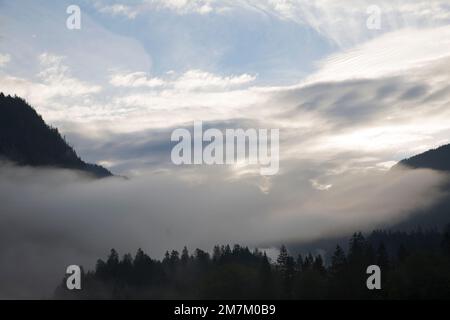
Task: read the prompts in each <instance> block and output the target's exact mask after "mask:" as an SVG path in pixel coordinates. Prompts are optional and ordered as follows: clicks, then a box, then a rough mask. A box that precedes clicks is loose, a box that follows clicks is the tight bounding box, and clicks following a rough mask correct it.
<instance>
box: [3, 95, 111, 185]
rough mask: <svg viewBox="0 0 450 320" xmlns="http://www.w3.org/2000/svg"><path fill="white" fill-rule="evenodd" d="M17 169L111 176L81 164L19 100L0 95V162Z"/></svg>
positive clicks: (66, 145)
mask: <svg viewBox="0 0 450 320" xmlns="http://www.w3.org/2000/svg"><path fill="white" fill-rule="evenodd" d="M1 158H5V159H7V160H10V161H12V162H14V163H16V164H19V165H27V166H46V167H57V168H66V169H75V170H81V171H85V172H88V173H90V174H92V175H94V176H96V177H108V176H111V175H112V174H111V172H109V171H108V170H107V169H105V168H103V167H101V166H98V165H95V164H89V163H86V162H84V161H83V160H81V159H80V158H79V157H78V155H77V154H76V152H75V150H74V149H73V148H72V147H71V146H69V145H68V144H67V142H66V141H65V139H64V138H63V137H61V135H60V134H59V132H58V129H56V128H53V127H50V126H48V125H47V124H46V123H45V122H44V120H43V119H42V117H41V116H40V115H38V114H37V113H36V111H35V110H34V109H33V108H32V107H31V106H30V105H29V104H28V103H27V102H26V101H25V100H23V99H22V98H19V97H11V96H9V95H8V96H5V95H4V94H3V93H1V92H0V159H1Z"/></svg>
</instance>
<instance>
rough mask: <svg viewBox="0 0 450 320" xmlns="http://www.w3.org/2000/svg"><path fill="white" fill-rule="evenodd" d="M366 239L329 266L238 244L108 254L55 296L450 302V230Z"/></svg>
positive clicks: (337, 254)
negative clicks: (158, 255) (77, 286)
mask: <svg viewBox="0 0 450 320" xmlns="http://www.w3.org/2000/svg"><path fill="white" fill-rule="evenodd" d="M369 238H372V239H371V240H370V241H368V240H366V239H365V238H364V236H363V235H362V234H361V233H355V234H354V235H353V236H352V237H351V238H350V240H349V244H348V250H346V251H345V250H343V249H342V248H341V247H340V246H336V248H335V250H334V252H332V253H331V254H330V256H329V257H328V259H327V260H329V262H328V263H325V262H324V259H325V258H324V257H323V256H321V255H313V254H311V253H308V254H305V255H301V254H299V255H297V256H295V257H294V256H291V255H290V254H289V252H288V250H287V249H286V247H285V246H282V247H281V248H280V252H279V255H278V257H277V259H276V260H275V261H271V260H270V259H269V258H268V257H267V255H266V254H265V252H261V251H259V250H257V249H255V250H253V251H251V250H250V249H249V248H247V247H241V246H239V245H235V246H233V247H230V246H228V245H227V246H220V247H219V246H216V247H214V249H213V251H212V253H211V254H210V253H208V252H205V251H202V250H200V249H196V250H195V251H194V252H193V254H191V253H189V252H188V250H187V248H186V247H185V248H184V249H183V250H182V251H181V253H179V252H178V251H172V252H167V253H166V254H165V257H164V259H163V260H162V261H158V260H154V259H152V258H150V257H149V256H148V255H147V254H145V253H144V252H143V251H142V250H141V249H139V250H138V251H137V253H136V254H135V255H134V257H133V256H131V255H130V254H125V255H124V256H123V257H122V258H119V254H118V252H116V251H115V250H114V249H112V250H111V252H110V254H109V256H108V258H107V259H106V260H105V261H104V260H98V262H97V265H96V268H95V270H94V271H90V272H87V273H86V274H83V278H82V290H80V291H69V290H67V289H66V286H65V279H64V280H63V283H62V284H61V286H60V287H58V288H57V290H56V293H55V294H56V297H57V298H63V299H433V298H438V299H449V298H450V225H449V226H447V227H446V228H445V230H444V231H443V232H438V231H429V232H422V231H420V230H418V231H415V232H410V233H405V232H386V231H376V232H374V233H372V235H371V236H370V237H369ZM420 243H421V244H422V245H420ZM386 244H387V245H386ZM394 244H395V245H394ZM423 244H426V245H425V246H423ZM387 247H389V248H391V249H390V250H387V249H386V248H387ZM394 247H396V250H395V252H394V250H393V248H394ZM424 248H426V249H424ZM372 264H376V265H378V266H379V267H380V268H381V272H382V274H381V283H382V289H381V290H368V289H367V286H366V280H367V278H368V276H369V275H368V274H366V268H367V267H368V266H369V265H372Z"/></svg>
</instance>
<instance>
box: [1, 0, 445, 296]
mask: <svg viewBox="0 0 450 320" xmlns="http://www.w3.org/2000/svg"><path fill="white" fill-rule="evenodd" d="M72 4H76V5H78V6H79V7H80V9H81V29H80V30H70V29H68V28H67V27H66V20H67V18H68V17H69V14H67V13H66V9H67V7H68V6H69V5H72ZM378 13H379V15H377V14H378ZM374 14H375V16H374ZM374 17H375V18H378V17H379V20H376V21H378V22H379V24H378V25H377V26H379V28H378V27H377V28H375V29H374V28H373V24H371V23H372V22H373V21H374V20H373V18H374ZM449 22H450V4H449V3H448V1H445V0H427V1H412V0H409V1H408V0H407V1H395V0H390V1H380V0H370V1H363V0H348V1H332V0H317V1H309V0H308V1H307V0H297V1H294V0H258V1H257V0H235V1H227V0H223V1H216V0H192V1H188V0H166V1H162V0H135V1H106V0H93V1H87V0H84V1H75V0H71V1H57V2H56V1H45V0H36V1H26V0H18V1H5V0H0V91H2V92H5V93H8V94H17V95H19V96H21V97H23V98H25V99H26V100H27V101H28V102H29V103H30V104H31V105H32V106H33V107H34V108H36V110H37V111H38V112H39V113H40V114H41V115H42V116H43V118H44V119H45V120H46V121H47V122H48V123H49V124H51V125H53V126H56V127H58V128H59V130H60V132H61V133H62V134H63V135H64V136H65V137H66V139H67V140H68V142H69V143H70V144H71V145H72V146H73V147H74V148H75V149H76V150H77V152H78V153H79V154H80V156H81V157H82V158H83V159H85V160H87V161H91V162H96V163H100V164H102V165H104V166H105V167H107V168H109V169H110V170H112V171H113V172H114V173H115V174H117V175H124V176H127V177H129V178H130V179H129V180H127V181H123V180H121V179H114V178H113V179H112V180H108V181H102V182H95V183H92V182H87V181H86V180H85V179H83V178H80V177H73V176H72V175H71V174H70V173H67V172H64V171H58V170H56V171H51V172H49V171H48V170H44V171H41V170H31V169H29V168H25V169H24V168H14V167H9V166H8V167H7V168H8V169H3V170H2V171H1V172H0V190H2V194H3V198H2V199H8V201H7V202H4V203H5V205H4V208H3V209H4V211H5V213H4V214H3V216H2V218H1V219H2V221H3V222H2V223H1V224H0V227H1V228H6V227H5V226H6V225H7V224H8V227H7V228H6V229H7V230H8V232H3V233H2V234H3V235H2V237H3V238H4V239H3V241H0V243H3V244H5V246H7V247H5V248H4V250H7V252H8V254H7V255H6V256H7V257H9V258H11V259H12V261H16V260H15V259H18V260H17V261H21V262H22V264H23V262H24V261H22V260H20V259H25V260H26V263H25V265H28V264H33V263H34V264H40V265H42V264H43V263H44V262H43V260H44V258H43V257H46V256H47V255H53V253H55V254H54V256H55V257H56V256H57V257H58V258H55V261H56V260H57V261H59V262H58V264H57V266H56V265H54V266H53V268H50V269H49V270H51V275H52V276H53V277H55V268H56V269H57V267H58V268H59V266H60V265H63V264H64V263H69V262H72V261H73V260H77V259H78V260H79V261H82V262H83V263H92V262H94V261H95V259H96V258H98V257H99V256H100V255H103V254H104V253H105V252H107V250H108V248H110V247H112V246H116V247H119V248H120V249H121V250H122V252H123V251H124V250H129V251H132V252H134V251H135V250H136V249H137V247H139V246H142V247H143V248H144V249H147V250H148V251H149V252H150V254H151V255H152V256H155V257H161V256H162V255H163V253H164V251H165V250H170V249H173V248H178V249H180V250H181V248H182V246H183V245H188V246H189V247H190V248H193V247H196V246H199V247H202V248H203V249H208V248H210V247H212V246H213V245H214V244H216V243H227V242H231V241H234V242H239V243H242V244H247V245H250V246H259V247H263V248H270V247H271V246H274V245H276V244H279V243H280V242H282V241H291V240H295V241H305V240H312V239H318V238H320V237H323V236H328V235H337V234H344V233H347V232H352V231H354V230H355V228H360V229H363V230H370V228H373V227H376V226H379V225H380V224H386V223H387V222H395V221H399V220H401V219H404V218H405V216H406V215H407V214H406V212H407V211H409V210H414V209H418V208H423V207H426V206H428V205H430V203H431V202H433V201H434V200H436V199H438V198H439V197H440V196H442V195H441V194H440V192H439V191H438V187H439V186H440V185H441V184H442V179H443V177H442V174H438V173H436V172H430V171H426V170H424V171H421V170H419V171H417V172H414V173H405V174H404V175H397V173H396V174H392V173H390V172H389V171H388V170H389V168H390V167H391V166H392V165H393V164H395V163H396V162H397V161H399V160H401V159H403V158H406V157H409V156H412V155H414V154H417V153H420V152H423V151H425V150H428V149H430V148H433V147H436V146H439V145H442V144H446V143H448V142H449V140H450V139H449V137H450V122H449V121H448V119H449V115H450V114H449V113H450V108H449V102H450V88H449V85H448V84H449V83H450V81H449V80H450V79H449V78H450V23H449ZM198 120H201V121H203V122H204V123H205V125H206V126H209V127H215V128H276V129H279V130H280V170H279V172H278V174H277V175H274V176H261V175H260V174H259V170H257V168H256V169H255V168H253V167H251V166H250V167H248V166H247V167H245V166H244V167H242V166H181V167H180V166H175V165H174V164H173V163H172V162H171V160H170V151H171V148H172V146H173V145H172V144H171V142H170V134H171V132H172V131H173V130H174V129H176V128H191V127H192V125H193V121H198ZM24 177H26V179H25V178H24ZM37 181H38V182H37ZM418 182H420V183H418ZM18 190H20V191H18ZM17 193H21V194H23V193H25V194H26V195H27V196H26V197H25V198H26V199H27V201H26V203H23V201H22V199H23V198H24V197H21V198H20V199H16V198H15V197H14V194H17ZM81 204H82V205H81ZM19 213H20V214H19ZM92 220H93V221H95V222H97V223H94V224H92ZM24 224H25V225H26V227H24ZM15 230H18V231H17V232H15ZM23 230H27V231H26V232H25V231H23ZM62 235H65V236H64V237H63V236H62ZM53 237H54V238H53ZM52 239H60V240H61V239H63V240H64V241H63V240H61V241H59V243H58V244H57V245H56V244H55V243H54V241H52ZM124 239H126V240H124ZM93 243H95V245H93ZM12 244H14V245H12ZM18 249H23V250H25V249H27V250H30V252H34V253H33V254H30V255H27V256H26V257H25V258H24V257H18V256H17V255H16V254H15V253H14V252H17V250H18ZM36 252H40V253H41V257H39V256H40V255H39V254H36ZM5 259H6V258H5ZM9 263H10V264H9V265H8V267H6V268H3V269H2V271H3V272H2V274H4V275H3V277H4V278H5V279H16V278H17V277H11V276H10V273H13V272H14V271H16V268H14V265H13V264H11V262H9ZM55 263H56V262H55ZM3 264H7V260H4V261H3ZM0 265H1V263H0ZM5 269H6V271H5ZM39 270H40V271H42V270H41V269H39ZM39 270H38V271H39ZM57 270H59V269H57ZM23 271H24V272H26V271H27V270H23ZM38 271H36V272H38ZM8 272H9V273H8ZM42 272H43V271H42ZM48 272H50V271H48ZM39 275H40V274H39V273H38V276H39ZM49 277H50V278H51V276H49ZM21 279H22V278H21ZM46 279H47V278H46ZM23 281H24V284H23V286H20V287H14V286H13V285H12V286H11V287H9V288H10V290H9V289H8V290H9V291H7V290H6V289H5V290H6V291H3V292H0V296H11V295H21V294H24V292H31V291H32V290H34V289H36V288H35V287H33V289H32V285H31V284H30V283H31V282H26V280H23ZM51 284H53V282H52V283H51ZM47 285H48V283H47ZM39 286H40V287H44V286H43V285H42V286H41V284H39ZM50 287H51V286H50ZM36 292H37V291H33V293H34V294H37V293H36ZM39 294H43V293H42V292H40V291H39ZM25 296H26V294H25Z"/></svg>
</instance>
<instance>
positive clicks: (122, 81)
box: [110, 72, 165, 88]
mask: <svg viewBox="0 0 450 320" xmlns="http://www.w3.org/2000/svg"><path fill="white" fill-rule="evenodd" d="M110 84H112V85H113V86H115V87H131V88H138V87H149V88H154V87H160V86H163V85H164V84H165V81H164V80H162V79H160V78H148V77H147V74H146V73H145V72H133V73H117V74H113V75H112V77H111V79H110Z"/></svg>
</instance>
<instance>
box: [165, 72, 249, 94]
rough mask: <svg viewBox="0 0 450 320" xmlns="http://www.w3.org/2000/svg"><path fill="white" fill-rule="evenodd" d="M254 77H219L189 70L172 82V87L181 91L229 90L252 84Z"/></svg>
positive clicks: (244, 75) (247, 75) (243, 75)
mask: <svg viewBox="0 0 450 320" xmlns="http://www.w3.org/2000/svg"><path fill="white" fill-rule="evenodd" d="M255 79H256V76H252V75H249V74H246V73H244V74H241V75H238V76H226V77H221V76H218V75H215V74H212V73H209V72H205V71H202V70H189V71H187V72H185V73H184V74H183V75H181V77H179V78H178V79H177V80H176V81H175V82H174V87H175V88H177V89H182V90H194V89H200V90H213V89H216V90H217V89H219V90H224V89H230V88H234V87H238V86H241V85H245V84H248V83H250V82H253V81H254V80H255Z"/></svg>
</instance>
